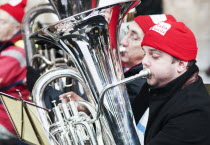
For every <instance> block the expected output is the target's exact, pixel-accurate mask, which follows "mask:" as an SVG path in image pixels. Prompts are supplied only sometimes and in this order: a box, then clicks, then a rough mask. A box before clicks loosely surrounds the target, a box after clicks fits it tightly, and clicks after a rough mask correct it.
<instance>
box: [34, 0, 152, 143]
mask: <svg viewBox="0 0 210 145" xmlns="http://www.w3.org/2000/svg"><path fill="white" fill-rule="evenodd" d="M51 2H52V1H51ZM56 2H58V1H56V0H55V3H56ZM139 2H140V1H135V0H124V1H117V2H116V1H115V2H113V1H112V3H111V4H110V5H108V6H103V7H99V8H94V9H91V10H88V11H84V12H81V13H79V14H76V15H73V16H70V17H67V18H65V19H63V20H60V21H59V22H57V23H55V24H52V25H49V26H47V27H44V28H43V29H41V30H39V31H38V32H35V33H34V34H32V35H31V36H30V38H31V39H34V40H42V41H46V42H48V43H52V44H53V45H55V46H56V48H58V49H62V50H64V52H65V53H66V54H67V55H68V56H69V57H70V58H71V59H72V62H73V64H74V66H75V67H76V68H56V69H52V70H50V71H49V72H46V73H45V74H43V75H42V76H41V77H40V78H39V79H38V80H37V82H36V84H35V86H34V88H33V91H32V96H33V99H34V102H35V103H36V104H37V105H38V106H41V107H43V108H45V107H46V106H45V103H44V97H45V96H44V95H43V94H44V89H45V88H46V87H47V86H48V84H49V83H50V82H51V81H52V80H54V79H56V78H59V77H71V78H75V79H77V80H78V81H79V82H80V83H81V84H82V86H83V88H84V90H85V92H86V96H87V101H70V102H67V103H66V102H64V103H62V105H61V107H58V106H57V104H56V102H55V101H53V103H54V104H55V105H54V108H53V109H52V111H53V113H54V117H53V119H50V118H51V117H49V114H48V113H46V111H43V110H42V109H39V108H37V112H38V115H39V120H40V122H41V124H42V125H43V130H44V132H45V134H46V136H47V137H48V140H49V142H50V143H51V144H64V145H68V144H73V145H80V144H93V145H97V144H99V145H103V144H104V145H115V144H116V145H139V144H140V142H139V138H138V135H137V132H136V127H135V126H136V125H135V121H134V118H133V114H132V109H131V106H130V102H129V97H128V94H127V91H126V89H125V85H124V84H123V83H126V82H128V81H131V80H133V79H137V78H140V77H148V76H149V75H150V71H149V70H143V71H141V72H140V74H139V75H137V76H134V77H132V78H130V79H124V74H123V71H122V67H121V61H120V57H119V50H118V41H117V40H118V32H119V27H120V24H121V23H122V20H123V18H124V16H125V15H126V13H127V12H128V10H129V9H131V8H133V7H134V6H136V5H137V4H138V3H139ZM69 97H70V96H69ZM70 99H71V98H70ZM79 104H80V105H83V106H84V107H86V108H87V109H88V110H89V113H85V112H79V111H78V110H77V106H78V105H79Z"/></svg>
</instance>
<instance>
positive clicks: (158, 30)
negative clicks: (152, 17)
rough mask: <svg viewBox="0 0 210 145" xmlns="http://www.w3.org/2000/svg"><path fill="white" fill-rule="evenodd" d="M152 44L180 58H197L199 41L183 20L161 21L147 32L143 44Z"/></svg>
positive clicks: (186, 59)
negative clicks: (197, 41)
mask: <svg viewBox="0 0 210 145" xmlns="http://www.w3.org/2000/svg"><path fill="white" fill-rule="evenodd" d="M144 45H146V46H150V47H153V48H156V49H159V50H161V51H164V52H166V53H168V54H170V55H172V56H174V57H176V58H178V59H181V60H184V61H190V60H194V59H196V55H197V50H198V48H197V43H196V39H195V36H194V34H193V32H192V31H191V30H190V29H189V28H188V27H187V26H186V25H185V24H184V23H182V22H172V21H170V20H167V21H164V22H160V23H159V24H157V25H155V26H153V27H151V28H150V30H149V31H148V32H147V33H146V34H145V36H144V38H143V41H142V43H141V46H144Z"/></svg>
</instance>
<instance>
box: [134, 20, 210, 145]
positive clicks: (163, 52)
mask: <svg viewBox="0 0 210 145" xmlns="http://www.w3.org/2000/svg"><path fill="white" fill-rule="evenodd" d="M141 46H142V48H143V51H144V58H143V60H142V64H143V67H144V68H148V69H150V70H151V76H150V77H149V78H147V82H146V83H145V84H144V86H143V87H142V90H141V92H140V93H139V95H138V96H137V97H136V99H135V100H134V102H133V104H132V109H133V113H134V118H135V120H136V123H137V129H138V135H139V138H140V141H141V145H192V144H195V145H207V144H210V138H209V134H210V124H209V122H210V96H209V94H208V92H207V90H206V88H205V86H204V83H203V81H202V78H201V77H200V76H199V75H198V73H199V69H198V67H197V65H196V56H197V51H198V47H197V42H196V39H195V36H194V34H193V32H192V31H191V30H190V29H189V28H188V27H187V26H186V25H185V24H184V23H182V22H172V21H170V20H167V21H164V22H160V23H158V24H157V25H155V26H153V27H152V28H150V30H149V31H148V32H147V33H146V34H145V36H144V38H143V41H142V43H141Z"/></svg>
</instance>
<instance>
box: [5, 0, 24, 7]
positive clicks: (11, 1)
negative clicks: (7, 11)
mask: <svg viewBox="0 0 210 145" xmlns="http://www.w3.org/2000/svg"><path fill="white" fill-rule="evenodd" d="M21 2H22V0H9V1H8V4H10V5H11V6H13V7H14V6H17V5H18V4H20V3H21Z"/></svg>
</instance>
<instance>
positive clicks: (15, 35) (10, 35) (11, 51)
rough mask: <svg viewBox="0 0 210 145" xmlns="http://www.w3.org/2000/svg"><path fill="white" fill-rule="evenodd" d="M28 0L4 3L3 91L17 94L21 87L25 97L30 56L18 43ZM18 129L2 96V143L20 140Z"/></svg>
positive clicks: (0, 40) (0, 14)
mask: <svg viewBox="0 0 210 145" xmlns="http://www.w3.org/2000/svg"><path fill="white" fill-rule="evenodd" d="M25 6H26V0H18V1H16V0H11V1H8V3H6V4H3V5H0V67H1V69H0V91H1V92H4V93H6V94H9V95H11V96H13V97H16V98H20V97H19V96H18V92H17V91H16V90H19V91H20V93H21V94H22V97H23V99H24V100H29V97H30V93H29V91H28V89H27V86H26V80H25V79H26V72H27V70H26V56H25V52H24V49H23V48H20V47H17V46H16V45H15V44H16V42H17V41H19V40H21V39H22V35H21V31H20V27H21V22H22V19H23V16H24V14H25V12H24V7H25ZM17 141H18V139H17V137H16V131H15V129H14V127H13V125H12V123H11V121H10V119H9V117H8V115H7V113H6V111H5V109H4V106H3V104H2V102H1V100H0V144H17Z"/></svg>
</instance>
